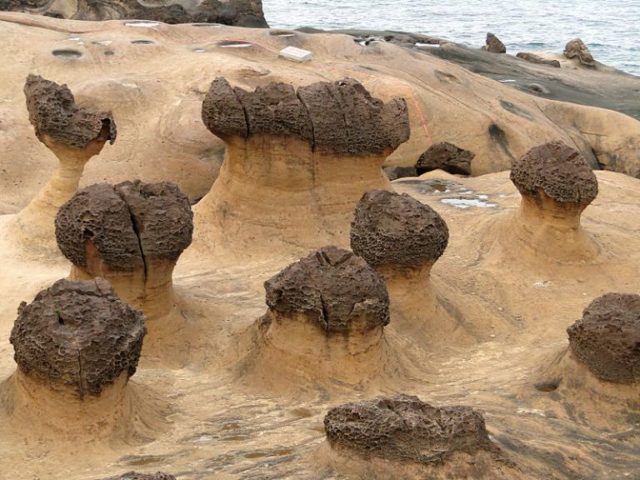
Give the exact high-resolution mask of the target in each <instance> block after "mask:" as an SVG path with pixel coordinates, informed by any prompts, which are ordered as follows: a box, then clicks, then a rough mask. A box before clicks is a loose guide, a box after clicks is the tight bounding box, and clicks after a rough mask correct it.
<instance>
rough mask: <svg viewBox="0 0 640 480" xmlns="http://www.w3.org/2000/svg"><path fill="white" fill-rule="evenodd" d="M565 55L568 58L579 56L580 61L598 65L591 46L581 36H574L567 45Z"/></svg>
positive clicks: (589, 65)
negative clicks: (590, 48)
mask: <svg viewBox="0 0 640 480" xmlns="http://www.w3.org/2000/svg"><path fill="white" fill-rule="evenodd" d="M564 56H565V57H567V58H576V57H578V60H579V61H580V63H581V64H583V65H586V66H587V67H595V66H596V61H595V60H594V59H593V55H591V51H590V50H589V47H587V46H586V45H585V43H584V42H583V41H582V40H581V39H579V38H574V39H573V40H571V41H569V42H568V43H567V44H566V45H565V47H564Z"/></svg>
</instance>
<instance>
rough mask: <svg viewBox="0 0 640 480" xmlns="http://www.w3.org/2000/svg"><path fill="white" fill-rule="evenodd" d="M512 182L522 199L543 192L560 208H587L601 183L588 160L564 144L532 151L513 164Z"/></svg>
mask: <svg viewBox="0 0 640 480" xmlns="http://www.w3.org/2000/svg"><path fill="white" fill-rule="evenodd" d="M511 181H512V182H513V184H514V185H515V186H516V187H517V188H518V190H519V191H520V193H521V194H522V195H523V196H529V197H534V198H535V197H538V196H539V194H540V193H541V192H543V193H544V194H546V195H547V196H548V197H549V198H551V199H552V200H554V201H555V202H558V203H560V204H575V205H578V206H583V207H586V206H587V205H589V204H590V203H591V202H592V201H593V200H594V199H595V198H596V196H597V195H598V179H597V178H596V176H595V174H594V173H593V171H592V169H591V167H590V166H589V164H588V163H587V161H586V160H585V158H584V157H583V156H582V155H581V154H580V153H579V152H578V151H577V150H575V149H573V148H571V147H569V146H567V145H565V144H564V143H562V142H551V143H545V144H544V145H539V146H537V147H534V148H532V149H531V150H529V151H528V152H527V153H526V154H525V155H524V156H522V157H521V158H520V159H519V160H517V161H516V162H514V164H513V167H512V169H511Z"/></svg>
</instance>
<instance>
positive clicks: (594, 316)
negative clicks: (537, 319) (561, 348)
mask: <svg viewBox="0 0 640 480" xmlns="http://www.w3.org/2000/svg"><path fill="white" fill-rule="evenodd" d="M567 333H568V334H569V345H570V347H571V351H572V352H573V353H574V355H575V356H576V357H577V358H578V359H579V360H580V361H582V362H583V363H584V364H585V365H587V367H588V368H589V370H591V372H592V373H593V374H594V375H595V376H596V377H598V378H600V379H601V380H605V381H607V382H613V383H625V384H630V383H640V295H632V294H622V293H607V294H606V295H602V296H601V297H598V298H596V299H595V300H594V301H593V302H591V304H590V305H589V306H588V307H587V308H586V309H585V310H584V312H583V314H582V319H581V320H578V321H577V322H575V323H574V324H573V325H571V326H570V327H569V328H568V329H567Z"/></svg>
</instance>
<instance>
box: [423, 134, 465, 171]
mask: <svg viewBox="0 0 640 480" xmlns="http://www.w3.org/2000/svg"><path fill="white" fill-rule="evenodd" d="M475 156H476V155H475V153H473V152H471V151H469V150H464V149H463V148H460V147H457V146H455V145H454V144H453V143H449V142H441V143H436V144H435V145H431V146H430V147H429V148H428V149H427V150H426V151H425V152H424V153H423V154H422V155H421V156H420V158H419V159H418V161H417V162H416V170H417V173H418V175H421V174H423V173H425V172H430V171H431V170H437V169H442V170H444V171H445V172H449V173H453V174H459V175H471V161H472V160H473V159H474V158H475Z"/></svg>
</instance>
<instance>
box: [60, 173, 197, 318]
mask: <svg viewBox="0 0 640 480" xmlns="http://www.w3.org/2000/svg"><path fill="white" fill-rule="evenodd" d="M55 227H56V239H57V242H58V246H59V247H60V250H61V251H62V253H63V254H64V256H65V257H66V258H67V259H69V260H70V261H71V262H72V263H73V269H72V272H71V277H72V278H77V279H86V278H94V277H98V276H100V277H104V278H106V279H108V280H109V281H110V282H111V283H112V284H113V286H114V288H115V289H116V291H117V292H118V293H119V295H120V296H121V297H122V298H123V299H125V300H126V301H127V302H128V303H129V304H131V305H134V306H135V307H136V308H140V309H141V310H143V311H144V312H145V315H146V316H147V318H148V319H151V320H153V319H155V318H158V317H160V316H163V315H165V314H167V313H168V312H169V311H170V310H171V308H172V306H173V303H174V296H173V289H172V280H171V277H172V272H173V268H174V266H175V264H176V262H177V260H178V258H179V257H180V255H181V254H182V252H183V251H184V249H185V248H187V247H188V246H189V244H190V243H191V237H192V233H193V214H192V212H191V206H190V204H189V200H188V199H187V197H186V196H185V195H184V194H183V193H182V192H181V191H180V189H179V188H178V187H177V186H176V185H175V184H173V183H170V182H162V183H154V184H146V183H143V182H140V181H135V182H123V183H120V184H118V185H115V186H113V185H109V184H104V183H103V184H97V185H91V186H89V187H86V188H84V189H82V190H80V191H78V192H77V193H76V194H75V195H74V196H73V198H71V200H69V201H68V202H67V203H65V204H64V205H63V206H62V208H60V211H59V212H58V215H57V216H56V221H55Z"/></svg>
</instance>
